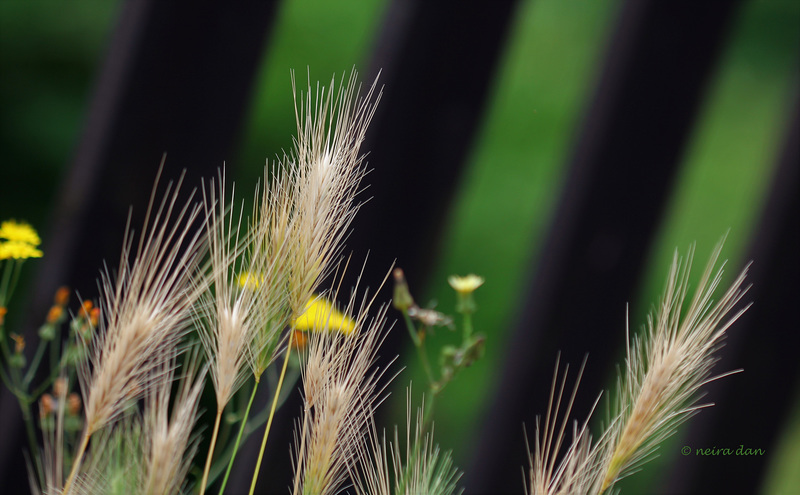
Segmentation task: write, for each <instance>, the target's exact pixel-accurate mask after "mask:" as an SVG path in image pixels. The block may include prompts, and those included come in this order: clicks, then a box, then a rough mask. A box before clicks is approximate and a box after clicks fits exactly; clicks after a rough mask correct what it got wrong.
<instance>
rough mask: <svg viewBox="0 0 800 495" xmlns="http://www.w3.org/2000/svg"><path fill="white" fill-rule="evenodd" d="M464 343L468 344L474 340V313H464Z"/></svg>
mask: <svg viewBox="0 0 800 495" xmlns="http://www.w3.org/2000/svg"><path fill="white" fill-rule="evenodd" d="M463 326H464V342H465V343H468V342H470V340H472V313H470V312H468V311H465V312H464V320H463Z"/></svg>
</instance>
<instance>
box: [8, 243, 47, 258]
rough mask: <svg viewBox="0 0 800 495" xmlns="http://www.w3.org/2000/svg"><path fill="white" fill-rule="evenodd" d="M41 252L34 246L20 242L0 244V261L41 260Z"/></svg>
mask: <svg viewBox="0 0 800 495" xmlns="http://www.w3.org/2000/svg"><path fill="white" fill-rule="evenodd" d="M41 257H42V252H41V251H40V250H39V249H37V248H36V247H35V246H33V245H31V244H28V243H27V242H22V241H7V242H0V260H6V259H9V258H14V259H18V260H24V259H27V258H41Z"/></svg>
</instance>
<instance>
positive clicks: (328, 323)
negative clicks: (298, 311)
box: [293, 297, 356, 335]
mask: <svg viewBox="0 0 800 495" xmlns="http://www.w3.org/2000/svg"><path fill="white" fill-rule="evenodd" d="M293 323H294V328H295V329H296V330H303V331H309V330H313V331H322V330H326V329H327V330H336V331H338V332H341V333H343V334H345V335H348V334H351V333H352V332H353V330H354V329H355V327H356V324H355V322H353V320H351V319H350V318H349V317H347V316H346V315H344V314H342V313H340V312H339V311H337V310H336V308H334V307H333V304H331V303H330V302H328V301H326V300H325V299H322V298H321V297H315V298H313V299H311V300H310V301H308V303H306V310H305V312H304V313H303V314H302V315H300V316H299V317H297V319H295V320H294V322H293Z"/></svg>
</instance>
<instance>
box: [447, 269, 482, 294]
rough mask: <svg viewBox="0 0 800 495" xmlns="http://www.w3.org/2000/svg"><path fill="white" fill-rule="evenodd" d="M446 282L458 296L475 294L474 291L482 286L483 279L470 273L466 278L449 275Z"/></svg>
mask: <svg viewBox="0 0 800 495" xmlns="http://www.w3.org/2000/svg"><path fill="white" fill-rule="evenodd" d="M447 282H448V283H449V284H450V287H452V288H453V289H455V290H456V292H458V293H459V294H461V295H467V294H472V293H473V292H475V289H477V288H478V287H480V286H481V285H483V282H484V279H483V277H479V276H477V275H474V274H472V273H470V274H469V275H467V276H466V277H459V276H457V275H451V276H450V278H448V279H447Z"/></svg>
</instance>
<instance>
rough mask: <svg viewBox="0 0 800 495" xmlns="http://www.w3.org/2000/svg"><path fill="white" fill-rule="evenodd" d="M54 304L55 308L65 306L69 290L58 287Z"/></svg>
mask: <svg viewBox="0 0 800 495" xmlns="http://www.w3.org/2000/svg"><path fill="white" fill-rule="evenodd" d="M54 302H55V304H56V305H57V306H66V305H67V303H68V302H69V288H68V287H59V288H58V290H57V291H56V297H55V299H54Z"/></svg>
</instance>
